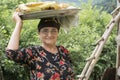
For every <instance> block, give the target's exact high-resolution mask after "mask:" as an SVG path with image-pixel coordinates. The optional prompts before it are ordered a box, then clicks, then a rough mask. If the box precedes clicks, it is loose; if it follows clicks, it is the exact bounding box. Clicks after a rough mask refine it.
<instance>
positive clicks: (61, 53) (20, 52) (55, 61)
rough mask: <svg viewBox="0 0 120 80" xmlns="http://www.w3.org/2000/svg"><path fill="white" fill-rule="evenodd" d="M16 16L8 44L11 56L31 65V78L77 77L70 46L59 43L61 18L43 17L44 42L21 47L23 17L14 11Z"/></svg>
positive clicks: (57, 79) (60, 79)
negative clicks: (68, 47)
mask: <svg viewBox="0 0 120 80" xmlns="http://www.w3.org/2000/svg"><path fill="white" fill-rule="evenodd" d="M13 19H14V20H15V22H16V26H15V29H14V31H13V33H12V35H11V38H10V41H9V43H8V46H7V48H6V55H7V57H8V58H9V59H11V60H13V61H15V62H16V63H19V64H22V65H23V64H25V65H27V66H28V67H30V72H31V80H74V76H75V75H74V72H73V69H72V67H71V59H70V57H69V52H68V50H67V49H66V48H64V47H63V46H61V45H60V46H59V45H56V42H57V37H58V33H59V29H60V26H61V25H60V24H59V22H58V20H57V19H56V18H55V17H50V18H42V19H41V20H40V22H39V24H38V35H39V37H40V40H41V42H42V44H41V45H39V46H29V47H27V48H25V47H23V48H22V49H19V39H20V33H21V29H22V26H23V21H22V20H21V18H20V17H19V15H18V13H17V12H15V13H14V14H13Z"/></svg>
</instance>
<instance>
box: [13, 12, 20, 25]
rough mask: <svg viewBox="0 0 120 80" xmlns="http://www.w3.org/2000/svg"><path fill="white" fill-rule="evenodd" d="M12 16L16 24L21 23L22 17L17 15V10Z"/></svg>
mask: <svg viewBox="0 0 120 80" xmlns="http://www.w3.org/2000/svg"><path fill="white" fill-rule="evenodd" d="M12 18H13V20H14V21H15V22H16V24H17V23H19V24H22V19H21V18H20V16H19V15H18V12H14V13H13V17H12Z"/></svg>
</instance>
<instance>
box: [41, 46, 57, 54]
mask: <svg viewBox="0 0 120 80" xmlns="http://www.w3.org/2000/svg"><path fill="white" fill-rule="evenodd" d="M42 47H43V48H44V49H46V50H47V51H49V52H51V53H53V54H55V53H57V52H58V50H57V47H56V45H46V44H42Z"/></svg>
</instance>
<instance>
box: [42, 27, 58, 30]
mask: <svg viewBox="0 0 120 80" xmlns="http://www.w3.org/2000/svg"><path fill="white" fill-rule="evenodd" d="M44 29H47V30H57V28H55V27H44V28H42V29H41V30H44Z"/></svg>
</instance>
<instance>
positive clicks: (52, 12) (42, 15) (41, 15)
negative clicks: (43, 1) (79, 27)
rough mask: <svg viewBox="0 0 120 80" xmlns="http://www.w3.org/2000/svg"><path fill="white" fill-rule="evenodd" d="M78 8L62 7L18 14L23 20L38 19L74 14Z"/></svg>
mask: <svg viewBox="0 0 120 80" xmlns="http://www.w3.org/2000/svg"><path fill="white" fill-rule="evenodd" d="M79 10H80V9H64V10H44V11H39V12H34V13H29V14H21V13H20V14H19V15H20V17H21V18H22V19H23V20H30V19H40V18H46V17H62V16H69V15H76V13H78V12H79Z"/></svg>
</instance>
